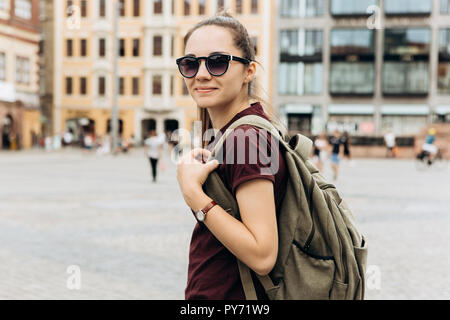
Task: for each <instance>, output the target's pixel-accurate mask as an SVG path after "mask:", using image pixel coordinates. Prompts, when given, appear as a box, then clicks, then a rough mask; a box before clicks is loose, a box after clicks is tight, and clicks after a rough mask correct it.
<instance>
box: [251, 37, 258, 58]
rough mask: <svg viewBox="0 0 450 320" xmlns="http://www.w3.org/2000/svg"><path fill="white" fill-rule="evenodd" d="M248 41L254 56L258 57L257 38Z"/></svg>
mask: <svg viewBox="0 0 450 320" xmlns="http://www.w3.org/2000/svg"><path fill="white" fill-rule="evenodd" d="M250 41H251V43H252V46H253V51H254V52H255V56H256V55H258V37H251V38H250Z"/></svg>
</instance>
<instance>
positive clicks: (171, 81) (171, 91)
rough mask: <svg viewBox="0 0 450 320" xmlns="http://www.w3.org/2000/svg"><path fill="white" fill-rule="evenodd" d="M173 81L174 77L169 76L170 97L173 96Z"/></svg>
mask: <svg viewBox="0 0 450 320" xmlns="http://www.w3.org/2000/svg"><path fill="white" fill-rule="evenodd" d="M173 81H174V77H173V76H170V96H173V94H174V90H173V89H174V88H173Z"/></svg>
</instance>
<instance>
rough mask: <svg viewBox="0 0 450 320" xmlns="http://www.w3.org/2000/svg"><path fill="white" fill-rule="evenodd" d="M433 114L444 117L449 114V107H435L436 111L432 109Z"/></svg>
mask: <svg viewBox="0 0 450 320" xmlns="http://www.w3.org/2000/svg"><path fill="white" fill-rule="evenodd" d="M434 113H436V114H441V115H446V114H449V113H450V105H448V106H437V107H436V109H434Z"/></svg>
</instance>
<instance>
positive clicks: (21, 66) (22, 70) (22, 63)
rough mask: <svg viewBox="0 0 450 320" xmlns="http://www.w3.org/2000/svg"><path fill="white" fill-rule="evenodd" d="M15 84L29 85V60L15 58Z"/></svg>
mask: <svg viewBox="0 0 450 320" xmlns="http://www.w3.org/2000/svg"><path fill="white" fill-rule="evenodd" d="M16 82H17V83H21V84H29V83H30V59H28V58H24V57H19V56H17V57H16Z"/></svg>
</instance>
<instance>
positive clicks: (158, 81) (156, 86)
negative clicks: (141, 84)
mask: <svg viewBox="0 0 450 320" xmlns="http://www.w3.org/2000/svg"><path fill="white" fill-rule="evenodd" d="M152 83H153V90H152V93H153V94H154V95H160V94H162V77H161V76H160V75H156V76H153V80H152Z"/></svg>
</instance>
